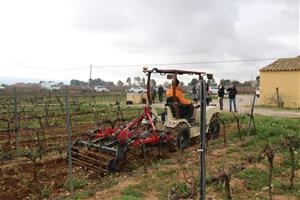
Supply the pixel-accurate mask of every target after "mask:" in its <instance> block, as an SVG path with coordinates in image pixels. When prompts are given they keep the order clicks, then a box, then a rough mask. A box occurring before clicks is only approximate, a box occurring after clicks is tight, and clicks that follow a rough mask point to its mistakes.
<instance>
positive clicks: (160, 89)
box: [158, 85, 164, 103]
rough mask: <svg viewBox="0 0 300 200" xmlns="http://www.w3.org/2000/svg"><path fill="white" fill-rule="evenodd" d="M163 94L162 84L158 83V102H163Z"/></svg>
mask: <svg viewBox="0 0 300 200" xmlns="http://www.w3.org/2000/svg"><path fill="white" fill-rule="evenodd" d="M163 95H164V88H163V86H162V85H159V87H158V98H159V103H161V102H163Z"/></svg>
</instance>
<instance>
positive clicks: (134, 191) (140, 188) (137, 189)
mask: <svg viewBox="0 0 300 200" xmlns="http://www.w3.org/2000/svg"><path fill="white" fill-rule="evenodd" d="M147 187H148V186H147V184H137V185H129V186H128V187H127V188H125V189H123V190H122V194H123V195H125V196H132V197H142V196H143V192H144V191H145V190H147Z"/></svg>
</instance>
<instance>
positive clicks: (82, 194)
mask: <svg viewBox="0 0 300 200" xmlns="http://www.w3.org/2000/svg"><path fill="white" fill-rule="evenodd" d="M93 194H94V192H90V191H79V192H75V193H74V194H73V195H72V196H71V197H68V198H67V200H81V199H86V198H89V197H91V196H93Z"/></svg>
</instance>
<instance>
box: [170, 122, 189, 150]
mask: <svg viewBox="0 0 300 200" xmlns="http://www.w3.org/2000/svg"><path fill="white" fill-rule="evenodd" d="M166 132H169V133H171V134H172V135H173V140H172V141H170V142H169V144H170V145H169V146H170V147H171V149H172V150H175V151H176V150H177V149H184V148H187V147H188V145H189V143H190V128H189V127H188V125H187V124H186V123H180V124H178V125H177V127H176V128H168V129H167V130H166Z"/></svg>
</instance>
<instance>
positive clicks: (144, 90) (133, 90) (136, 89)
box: [128, 87, 147, 93]
mask: <svg viewBox="0 0 300 200" xmlns="http://www.w3.org/2000/svg"><path fill="white" fill-rule="evenodd" d="M146 91H147V90H146V89H145V88H142V87H132V88H129V89H128V92H132V93H144V92H146Z"/></svg>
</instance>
